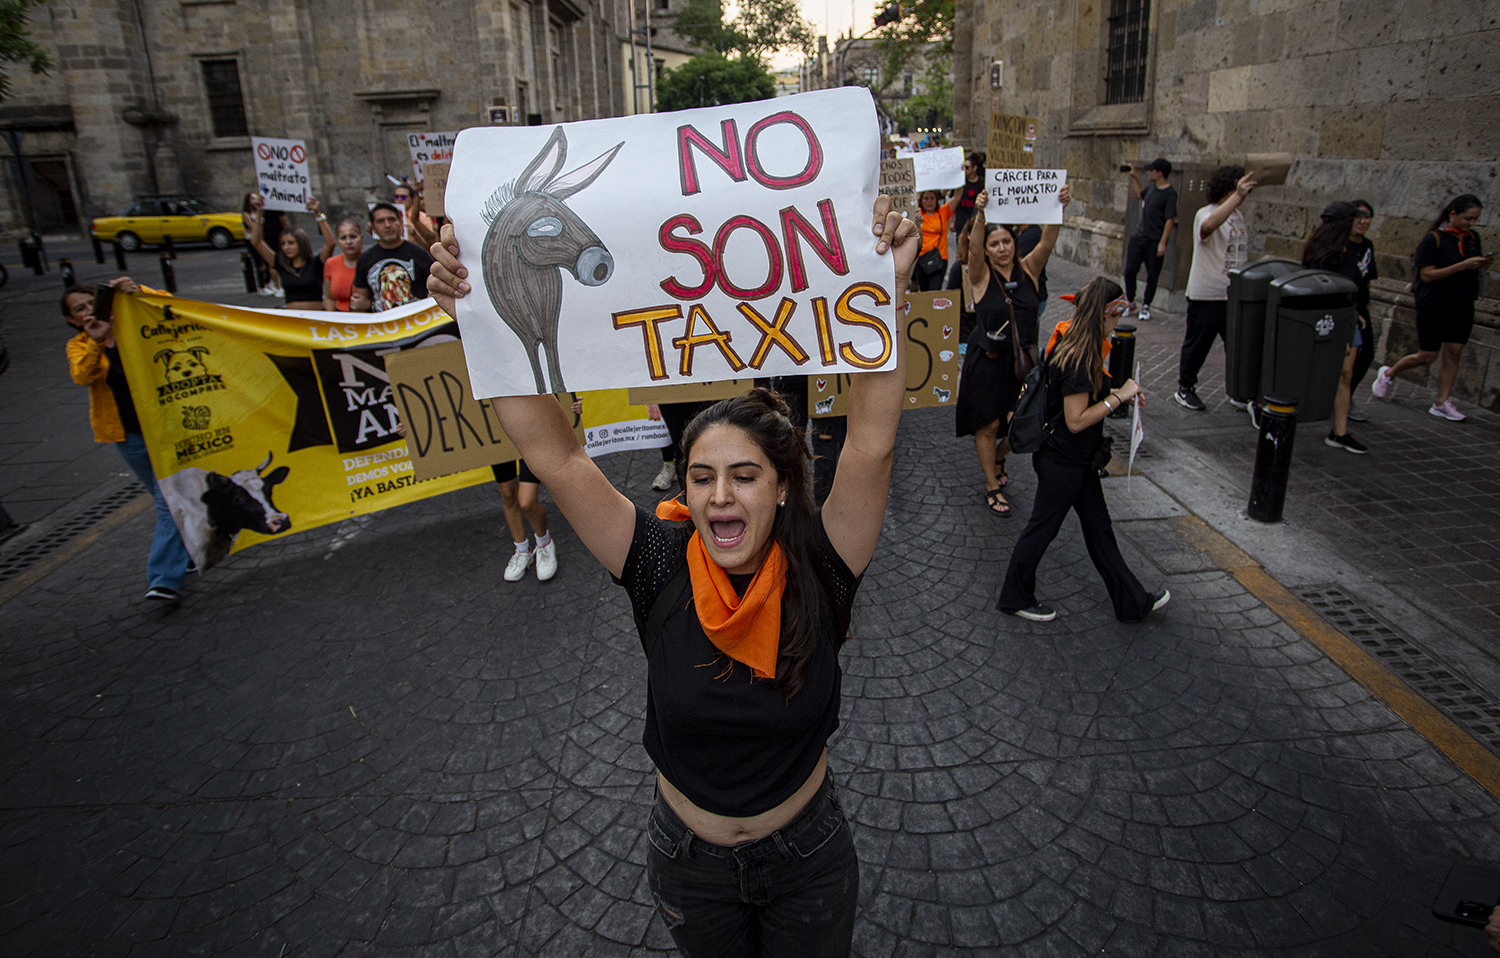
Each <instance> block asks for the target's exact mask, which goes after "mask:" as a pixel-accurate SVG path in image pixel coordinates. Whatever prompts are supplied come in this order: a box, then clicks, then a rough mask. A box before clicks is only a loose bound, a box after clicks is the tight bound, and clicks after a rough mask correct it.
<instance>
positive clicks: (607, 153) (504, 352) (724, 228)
mask: <svg viewBox="0 0 1500 958" xmlns="http://www.w3.org/2000/svg"><path fill="white" fill-rule="evenodd" d="M879 150H880V141H879V127H878V125H877V123H876V120H875V109H874V102H873V100H872V99H871V98H870V94H869V91H868V90H865V89H863V88H859V87H841V88H838V89H833V90H821V91H818V92H815V93H805V94H801V95H798V96H792V97H782V98H778V99H775V100H762V101H756V102H751V103H737V104H733V105H731V106H723V107H714V108H711V109H705V110H685V111H681V112H676V113H652V114H641V115H636V116H628V117H617V118H611V119H604V120H586V121H582V122H577V123H566V124H562V125H553V126H540V127H475V128H471V129H468V130H464V131H463V132H462V133H460V134H459V137H458V143H457V145H456V147H455V149H454V160H453V167H452V169H451V170H450V171H449V178H448V191H447V195H446V199H447V200H448V201H449V202H448V203H447V204H446V205H449V206H452V207H453V209H452V210H451V211H450V213H449V216H450V218H451V219H452V220H453V223H454V227H455V229H456V231H457V238H458V242H459V245H460V247H461V248H462V249H463V251H464V252H463V256H464V259H465V260H466V262H467V263H468V265H469V278H470V282H471V283H473V285H474V287H475V288H474V292H473V293H471V294H470V295H468V296H466V297H465V298H463V299H461V300H459V301H458V305H457V307H456V312H457V313H458V316H457V317H456V318H457V319H458V321H459V325H460V327H461V328H462V329H463V334H464V342H465V344H466V345H467V347H468V353H467V355H468V358H469V372H470V375H471V377H472V379H473V383H474V387H475V389H476V390H478V393H479V394H480V395H487V396H503V395H516V394H520V393H533V394H534V393H540V392H548V391H553V390H563V389H567V390H573V391H577V390H583V389H588V390H593V389H607V388H615V387H630V386H645V385H666V384H671V383H680V382H703V381H711V380H721V379H734V378H744V377H754V376H772V375H788V374H798V373H803V374H805V373H807V372H809V371H811V370H819V371H823V372H829V373H833V372H860V371H867V370H874V369H887V368H890V366H891V365H892V364H893V363H894V362H895V349H894V346H895V335H894V329H895V326H896V323H895V316H894V310H893V308H892V307H891V305H890V304H891V287H892V284H893V282H894V276H893V273H892V269H893V267H892V262H891V259H890V258H889V257H888V256H885V257H882V256H877V255H876V253H875V244H874V242H873V241H872V237H871V235H870V229H869V223H870V211H871V209H872V208H873V206H874V203H875V195H876V186H877V181H876V174H877V172H878V170H879V164H878V162H877V159H878V157H879Z"/></svg>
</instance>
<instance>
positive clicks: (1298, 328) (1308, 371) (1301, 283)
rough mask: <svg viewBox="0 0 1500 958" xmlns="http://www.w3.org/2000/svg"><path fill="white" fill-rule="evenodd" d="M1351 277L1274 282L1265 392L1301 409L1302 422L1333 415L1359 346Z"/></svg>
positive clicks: (1323, 275) (1311, 275) (1324, 275)
mask: <svg viewBox="0 0 1500 958" xmlns="http://www.w3.org/2000/svg"><path fill="white" fill-rule="evenodd" d="M1356 290H1357V287H1356V286H1355V285H1354V281H1353V280H1351V279H1349V278H1348V277H1347V276H1340V275H1339V274H1338V273H1331V272H1329V271H1328V270H1324V269H1307V270H1302V271H1300V272H1296V273H1292V274H1290V275H1288V276H1283V277H1281V278H1280V279H1275V280H1272V281H1271V285H1270V290H1269V293H1268V296H1267V298H1266V341H1265V348H1264V350H1263V351H1262V353H1261V377H1260V393H1261V395H1262V396H1272V395H1275V396H1285V397H1287V398H1288V399H1291V400H1294V401H1295V402H1296V404H1297V419H1298V421H1299V422H1317V421H1319V420H1321V419H1327V418H1329V417H1330V416H1332V415H1333V397H1334V394H1335V393H1336V392H1337V391H1338V386H1339V373H1340V372H1341V371H1342V370H1343V367H1344V350H1345V348H1346V347H1348V345H1349V344H1350V343H1352V342H1353V341H1354V323H1355V312H1354V293H1355V292H1356Z"/></svg>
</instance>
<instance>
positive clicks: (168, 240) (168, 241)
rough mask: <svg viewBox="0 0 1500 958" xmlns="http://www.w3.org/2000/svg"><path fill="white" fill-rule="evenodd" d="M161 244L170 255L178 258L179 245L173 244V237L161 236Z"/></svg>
mask: <svg viewBox="0 0 1500 958" xmlns="http://www.w3.org/2000/svg"><path fill="white" fill-rule="evenodd" d="M161 245H162V248H163V249H165V250H166V251H167V255H168V256H170V257H172V258H173V259H176V258H177V247H175V246H173V245H172V237H170V236H163V237H162V238H161Z"/></svg>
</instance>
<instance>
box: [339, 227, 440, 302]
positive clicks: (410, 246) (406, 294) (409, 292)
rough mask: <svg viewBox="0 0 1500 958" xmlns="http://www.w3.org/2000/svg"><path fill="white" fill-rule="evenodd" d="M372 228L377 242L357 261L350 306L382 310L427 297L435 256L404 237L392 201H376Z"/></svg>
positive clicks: (350, 293)
mask: <svg viewBox="0 0 1500 958" xmlns="http://www.w3.org/2000/svg"><path fill="white" fill-rule="evenodd" d="M370 231H371V232H372V233H374V234H375V238H376V240H377V241H378V242H377V243H376V245H375V246H374V247H372V248H370V249H367V250H365V251H364V252H363V253H361V254H360V255H359V260H358V261H357V262H356V263H355V264H354V285H353V287H352V288H351V289H350V291H349V309H350V310H352V311H354V312H360V313H364V312H377V313H379V312H382V311H384V310H387V309H395V308H396V307H397V306H405V305H406V304H407V303H414V302H416V301H417V300H419V299H426V298H427V272H428V270H430V269H431V268H432V257H431V256H430V255H428V253H427V251H426V250H424V249H423V248H422V247H420V246H418V245H417V244H416V243H411V242H407V241H406V240H403V239H402V238H401V214H400V213H399V212H397V210H396V208H395V207H394V206H392V205H391V204H389V203H376V204H375V208H374V209H372V210H371V211H370Z"/></svg>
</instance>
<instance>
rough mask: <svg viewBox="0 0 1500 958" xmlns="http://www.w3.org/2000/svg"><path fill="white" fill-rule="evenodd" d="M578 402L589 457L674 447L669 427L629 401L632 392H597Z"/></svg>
mask: <svg viewBox="0 0 1500 958" xmlns="http://www.w3.org/2000/svg"><path fill="white" fill-rule="evenodd" d="M578 398H579V399H581V400H582V401H583V417H582V420H581V427H580V428H581V430H582V434H583V449H584V451H585V452H587V453H588V454H589V455H590V456H592V457H594V458H598V457H599V456H602V455H604V454H605V453H610V452H626V451H628V450H631V449H660V448H661V447H662V446H667V445H671V442H672V436H671V434H670V433H668V432H667V424H666V423H664V422H662V421H660V420H653V419H652V418H651V416H650V415H649V413H648V412H647V410H646V404H645V403H636V402H633V401H632V400H631V399H630V395H629V390H627V389H597V390H592V391H590V392H583V393H579V394H578Z"/></svg>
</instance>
